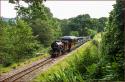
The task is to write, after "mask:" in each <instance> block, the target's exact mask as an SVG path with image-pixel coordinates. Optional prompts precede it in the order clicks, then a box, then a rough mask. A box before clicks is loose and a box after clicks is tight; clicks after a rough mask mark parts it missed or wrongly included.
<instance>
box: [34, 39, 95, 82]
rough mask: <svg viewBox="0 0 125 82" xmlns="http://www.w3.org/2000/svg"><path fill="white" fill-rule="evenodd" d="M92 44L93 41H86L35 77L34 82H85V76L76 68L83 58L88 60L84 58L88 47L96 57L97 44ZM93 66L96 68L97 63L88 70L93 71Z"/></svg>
mask: <svg viewBox="0 0 125 82" xmlns="http://www.w3.org/2000/svg"><path fill="white" fill-rule="evenodd" d="M92 45H93V44H92V41H89V42H87V43H85V44H84V46H82V47H80V48H79V49H77V50H76V51H75V52H73V53H72V55H70V56H68V57H66V58H65V59H64V60H62V61H60V62H58V63H57V64H56V65H54V66H53V67H51V68H49V69H48V70H47V71H45V72H43V73H42V74H41V75H39V76H38V77H37V78H35V79H34V80H33V82H84V81H85V80H84V77H82V75H81V74H80V72H79V71H78V70H76V68H77V67H76V66H79V67H80V65H77V64H79V62H82V61H83V60H85V61H86V59H84V57H85V56H87V55H88V54H87V52H86V49H89V54H91V56H93V58H94V57H95V56H94V55H96V54H95V53H96V52H97V51H96V50H95V49H96V48H95V47H96V46H93V47H92ZM87 57H88V56H87ZM87 57H86V58H87ZM93 68H96V65H95V64H92V65H91V66H88V67H86V69H87V71H88V72H93V71H94V70H95V69H93ZM83 70H84V69H83Z"/></svg>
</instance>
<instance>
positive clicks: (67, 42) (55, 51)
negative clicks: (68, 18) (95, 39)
mask: <svg viewBox="0 0 125 82" xmlns="http://www.w3.org/2000/svg"><path fill="white" fill-rule="evenodd" d="M88 40H90V37H88V36H87V37H75V36H63V37H61V38H60V40H57V41H54V42H53V43H52V44H51V51H50V55H51V57H52V58H55V57H57V56H59V55H63V54H65V53H66V52H70V51H71V50H72V49H74V48H76V47H78V46H80V45H81V44H83V43H85V42H86V41H88Z"/></svg>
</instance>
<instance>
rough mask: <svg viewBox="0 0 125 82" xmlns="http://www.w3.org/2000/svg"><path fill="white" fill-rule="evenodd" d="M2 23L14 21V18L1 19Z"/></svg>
mask: <svg viewBox="0 0 125 82" xmlns="http://www.w3.org/2000/svg"><path fill="white" fill-rule="evenodd" d="M2 19H3V21H5V22H8V21H9V20H12V21H15V20H16V19H15V18H4V17H2Z"/></svg>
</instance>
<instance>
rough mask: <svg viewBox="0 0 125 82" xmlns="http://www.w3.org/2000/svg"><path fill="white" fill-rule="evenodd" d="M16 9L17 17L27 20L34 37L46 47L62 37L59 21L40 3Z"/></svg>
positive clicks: (18, 6)
mask: <svg viewBox="0 0 125 82" xmlns="http://www.w3.org/2000/svg"><path fill="white" fill-rule="evenodd" d="M15 9H16V10H17V13H18V16H17V17H18V18H21V19H23V20H25V21H26V22H27V23H28V24H29V25H30V27H31V28H32V29H33V32H34V35H35V36H38V39H39V41H40V42H41V43H42V44H43V45H44V46H49V45H50V44H51V43H52V41H53V40H54V39H57V38H59V36H60V35H61V32H60V31H61V30H60V28H59V23H58V21H57V19H56V18H53V15H52V13H51V12H50V10H49V8H47V7H45V6H44V5H43V4H42V3H40V2H39V1H38V2H37V1H34V2H32V3H30V4H29V5H28V7H23V6H21V5H17V6H16V7H15Z"/></svg>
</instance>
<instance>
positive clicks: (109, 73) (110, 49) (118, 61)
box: [96, 0, 124, 80]
mask: <svg viewBox="0 0 125 82" xmlns="http://www.w3.org/2000/svg"><path fill="white" fill-rule="evenodd" d="M122 9H123V3H122V0H116V4H115V5H114V9H113V11H111V13H110V17H109V20H108V24H107V27H106V29H105V33H104V34H103V38H102V42H101V43H102V45H101V46H102V47H101V54H102V56H103V59H102V60H103V61H100V64H99V70H103V71H104V73H102V74H103V75H102V76H103V77H102V78H103V79H110V80H123V78H124V70H123V69H124V66H123V64H124V59H123V58H124V46H123V44H124V40H123V38H124V37H123V33H124V30H123V29H124V27H123V19H122V17H123V13H122V12H123V11H122ZM104 61H107V62H105V63H104ZM96 73H97V74H98V72H96Z"/></svg>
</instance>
